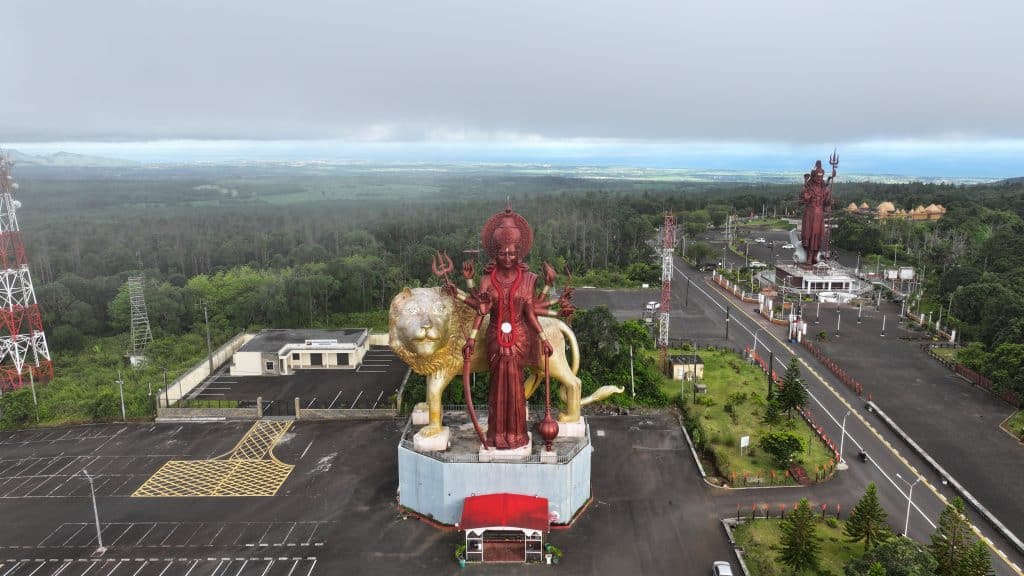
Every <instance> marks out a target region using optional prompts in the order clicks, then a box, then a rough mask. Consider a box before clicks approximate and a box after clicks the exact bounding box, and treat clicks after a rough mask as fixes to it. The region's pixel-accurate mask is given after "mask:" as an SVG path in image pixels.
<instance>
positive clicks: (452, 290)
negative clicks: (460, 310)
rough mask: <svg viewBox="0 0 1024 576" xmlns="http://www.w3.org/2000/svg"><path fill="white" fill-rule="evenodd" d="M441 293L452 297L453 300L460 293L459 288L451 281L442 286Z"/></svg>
mask: <svg viewBox="0 0 1024 576" xmlns="http://www.w3.org/2000/svg"><path fill="white" fill-rule="evenodd" d="M441 292H443V293H445V294H447V295H449V296H451V297H452V298H455V297H456V296H457V295H458V293H459V287H458V286H456V285H455V284H453V283H452V282H451V281H446V282H445V283H444V284H443V285H442V286H441Z"/></svg>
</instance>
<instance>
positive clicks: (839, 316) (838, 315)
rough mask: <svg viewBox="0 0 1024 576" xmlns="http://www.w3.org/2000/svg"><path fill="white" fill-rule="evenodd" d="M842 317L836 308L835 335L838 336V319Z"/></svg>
mask: <svg viewBox="0 0 1024 576" xmlns="http://www.w3.org/2000/svg"><path fill="white" fill-rule="evenodd" d="M842 319H843V316H842V314H840V313H839V308H836V336H839V321H840V320H842Z"/></svg>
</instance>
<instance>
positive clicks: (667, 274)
mask: <svg viewBox="0 0 1024 576" xmlns="http://www.w3.org/2000/svg"><path fill="white" fill-rule="evenodd" d="M675 245H676V217H675V216H674V215H672V213H671V212H668V213H666V214H665V223H664V224H662V226H661V308H659V309H658V312H659V314H658V360H659V362H661V369H662V370H667V369H668V313H669V312H671V310H672V264H673V261H672V250H673V248H675Z"/></svg>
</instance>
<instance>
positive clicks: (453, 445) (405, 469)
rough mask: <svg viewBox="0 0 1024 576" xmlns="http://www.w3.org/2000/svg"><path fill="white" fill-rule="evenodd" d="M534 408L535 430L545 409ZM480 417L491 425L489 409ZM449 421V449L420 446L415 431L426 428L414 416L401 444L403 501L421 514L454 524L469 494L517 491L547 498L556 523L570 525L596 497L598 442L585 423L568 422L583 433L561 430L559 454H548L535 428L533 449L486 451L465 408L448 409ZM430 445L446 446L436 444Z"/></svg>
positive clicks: (531, 422) (446, 419)
mask: <svg viewBox="0 0 1024 576" xmlns="http://www.w3.org/2000/svg"><path fill="white" fill-rule="evenodd" d="M530 413H531V415H533V417H531V418H530V419H529V429H530V430H531V431H534V430H535V427H536V423H537V421H538V420H539V418H540V416H541V415H542V414H543V409H538V408H537V407H532V409H531V410H530ZM477 416H478V418H479V419H480V425H481V426H482V427H484V428H485V429H486V422H487V411H486V409H484V410H482V411H481V410H477ZM443 422H444V425H445V427H446V428H447V434H448V441H447V449H445V450H419V451H417V450H416V443H415V442H414V436H415V435H416V433H417V432H418V431H419V428H420V427H419V426H414V425H413V423H412V420H411V419H410V421H409V422H408V423H407V424H406V427H405V430H404V432H403V434H402V440H401V442H400V443H399V445H398V490H399V503H400V504H401V505H402V506H404V507H406V508H408V509H410V510H412V511H414V512H416V513H417V514H420V515H422V516H425V517H427V518H430V519H432V520H434V521H436V522H440V523H442V524H450V525H454V524H456V523H457V522H458V521H459V518H460V517H461V515H462V502H463V500H465V499H466V497H468V496H479V495H483V494H496V493H511V494H522V495H526V496H536V497H540V498H547V500H548V506H549V516H550V517H551V519H552V523H554V524H565V523H568V522H569V521H570V520H571V519H572V518H573V517H574V516H575V515H576V514H577V513H578V512H579V511H580V510H581V509H582V508H583V506H584V505H585V504H586V503H587V501H588V500H590V457H591V453H592V452H593V447H592V446H591V444H590V430H589V428H588V427H587V426H586V424H585V422H581V423H578V424H576V425H575V426H572V427H566V428H567V430H569V429H571V430H572V431H573V433H576V434H579V435H572V436H569V435H563V434H560V435H559V437H558V438H556V439H555V441H554V443H553V449H554V450H553V452H554V455H552V454H550V453H548V454H545V453H544V443H543V441H540V437H539V436H538V435H537V434H536V433H535V432H534V433H533V438H534V441H533V442H532V446H531V448H530V450H529V451H525V450H523V451H521V453H519V454H517V455H511V454H508V455H506V454H501V451H497V452H498V453H493V451H492V453H490V454H488V453H482V451H481V446H480V441H479V439H478V438H477V436H476V432H475V431H474V430H473V424H472V423H470V421H469V417H468V416H467V415H466V413H465V411H463V410H459V409H452V410H446V411H445V413H444V416H443ZM423 445H424V444H423V443H422V442H421V443H420V446H423ZM430 447H432V448H440V446H438V445H437V444H436V443H435V445H433V446H430Z"/></svg>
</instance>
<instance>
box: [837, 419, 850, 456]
mask: <svg viewBox="0 0 1024 576" xmlns="http://www.w3.org/2000/svg"><path fill="white" fill-rule="evenodd" d="M849 415H850V411H849V410H847V411H846V414H845V415H844V416H843V431H842V433H840V435H839V464H836V468H837V469H839V470H846V469H847V468H849V467H850V466H849V464H847V463H846V458H845V457H844V456H843V445H844V444H845V442H846V417H847V416H849Z"/></svg>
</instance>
